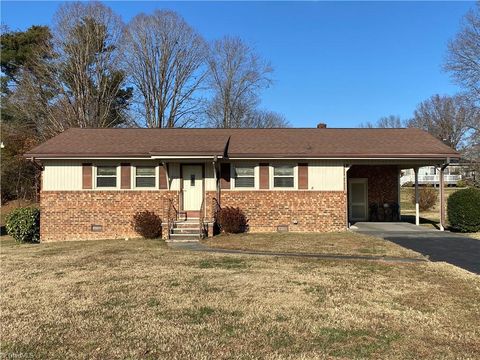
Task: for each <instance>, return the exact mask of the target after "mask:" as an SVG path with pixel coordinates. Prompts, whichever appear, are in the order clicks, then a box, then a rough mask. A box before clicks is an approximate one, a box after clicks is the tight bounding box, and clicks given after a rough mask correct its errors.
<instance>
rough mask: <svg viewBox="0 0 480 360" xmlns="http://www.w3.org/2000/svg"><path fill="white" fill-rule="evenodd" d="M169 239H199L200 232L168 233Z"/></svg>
mask: <svg viewBox="0 0 480 360" xmlns="http://www.w3.org/2000/svg"><path fill="white" fill-rule="evenodd" d="M169 240H170V241H180V240H181V241H199V240H200V234H199V233H196V234H175V233H174V234H170V239H169Z"/></svg>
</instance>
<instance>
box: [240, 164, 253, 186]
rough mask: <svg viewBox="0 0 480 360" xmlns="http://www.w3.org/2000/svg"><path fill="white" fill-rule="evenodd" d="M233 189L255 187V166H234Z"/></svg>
mask: <svg viewBox="0 0 480 360" xmlns="http://www.w3.org/2000/svg"><path fill="white" fill-rule="evenodd" d="M235 187H236V188H254V187H255V166H253V165H239V166H235Z"/></svg>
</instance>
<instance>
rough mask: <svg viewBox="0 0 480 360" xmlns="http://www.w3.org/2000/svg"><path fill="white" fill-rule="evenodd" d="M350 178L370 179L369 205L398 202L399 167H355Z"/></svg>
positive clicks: (351, 170)
mask: <svg viewBox="0 0 480 360" xmlns="http://www.w3.org/2000/svg"><path fill="white" fill-rule="evenodd" d="M347 174H348V178H349V179H351V178H367V179H368V203H369V204H371V203H377V204H382V203H384V202H397V201H398V167H397V166H392V165H382V166H370V165H354V166H352V167H351V168H350V169H349V170H348V173H347Z"/></svg>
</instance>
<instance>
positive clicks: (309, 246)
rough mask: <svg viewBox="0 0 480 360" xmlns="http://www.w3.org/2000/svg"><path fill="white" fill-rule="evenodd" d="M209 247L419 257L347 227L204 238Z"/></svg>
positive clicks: (388, 242) (409, 251)
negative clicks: (322, 230)
mask: <svg viewBox="0 0 480 360" xmlns="http://www.w3.org/2000/svg"><path fill="white" fill-rule="evenodd" d="M205 243H206V244H207V245H208V246H210V247H213V248H223V249H234V250H254V251H266V252H291V253H315V254H329V255H374V256H396V257H408V258H419V257H422V256H421V255H420V254H419V253H416V252H414V251H412V250H408V249H405V248H403V247H401V246H399V245H397V244H394V243H392V242H390V241H388V240H383V239H380V238H377V237H373V236H368V235H364V234H358V233H354V232H351V231H344V232H338V233H246V234H236V235H220V236H215V237H214V238H211V239H207V240H205Z"/></svg>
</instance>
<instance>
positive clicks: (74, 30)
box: [53, 2, 131, 128]
mask: <svg viewBox="0 0 480 360" xmlns="http://www.w3.org/2000/svg"><path fill="white" fill-rule="evenodd" d="M122 33H123V23H122V21H121V19H120V17H118V16H117V15H116V14H115V13H114V12H113V11H112V10H111V9H110V8H108V7H106V6H105V5H103V4H101V3H99V2H89V3H80V2H74V3H66V4H63V5H61V6H60V7H59V9H58V10H57V12H56V14H55V16H54V27H53V46H54V49H55V52H56V58H55V62H54V66H55V68H56V69H55V70H56V72H55V75H56V76H57V78H56V79H55V80H56V82H57V85H58V90H59V93H60V95H61V96H60V97H58V98H57V103H56V106H54V107H53V111H54V112H55V110H56V108H60V109H62V111H64V113H65V116H66V118H65V119H64V120H59V121H57V122H55V123H54V124H53V125H54V126H56V127H59V128H63V127H69V126H79V127H111V126H117V125H119V124H122V123H123V122H125V112H124V110H125V108H126V106H127V105H128V101H129V99H130V97H131V90H130V89H128V88H127V89H126V88H123V86H124V83H125V76H124V73H123V72H122V71H121V53H120V51H119V45H120V40H121V38H122ZM53 118H56V117H55V116H54V117H53ZM65 120H66V121H65Z"/></svg>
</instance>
